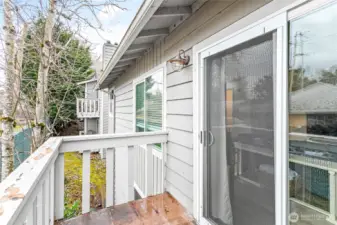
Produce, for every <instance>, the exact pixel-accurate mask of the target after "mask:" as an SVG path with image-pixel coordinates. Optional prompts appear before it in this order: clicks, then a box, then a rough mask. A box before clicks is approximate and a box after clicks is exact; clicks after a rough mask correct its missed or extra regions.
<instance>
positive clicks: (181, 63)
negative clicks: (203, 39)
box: [168, 50, 190, 71]
mask: <svg viewBox="0 0 337 225" xmlns="http://www.w3.org/2000/svg"><path fill="white" fill-rule="evenodd" d="M168 62H169V63H171V66H172V69H173V71H181V70H182V69H183V68H184V67H185V66H187V65H188V63H189V62H190V57H189V56H188V55H186V54H185V51H184V50H180V51H179V55H178V58H177V59H171V60H169V61H168Z"/></svg>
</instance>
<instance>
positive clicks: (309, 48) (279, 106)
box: [0, 0, 337, 225]
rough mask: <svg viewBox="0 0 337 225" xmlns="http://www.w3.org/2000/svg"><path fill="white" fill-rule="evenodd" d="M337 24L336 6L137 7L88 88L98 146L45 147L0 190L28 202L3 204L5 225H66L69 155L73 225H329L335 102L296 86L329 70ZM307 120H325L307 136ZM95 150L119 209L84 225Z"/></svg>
mask: <svg viewBox="0 0 337 225" xmlns="http://www.w3.org/2000/svg"><path fill="white" fill-rule="evenodd" d="M336 21H337V1H336V0H313V1H307V0H296V1H295V0H226V1H215V0H165V1H164V0H145V1H144V2H143V4H142V5H141V7H140V9H139V11H138V13H137V14H136V16H135V18H134V19H133V21H132V23H131V25H130V26H129V29H128V30H127V32H126V34H125V35H124V37H123V39H122V41H121V42H120V44H119V45H118V47H117V49H116V51H115V52H114V54H113V56H112V58H111V59H110V60H103V65H104V66H103V67H104V68H103V72H102V74H101V75H100V76H99V77H97V80H96V81H95V82H97V84H96V88H97V89H98V90H99V92H98V96H100V95H101V97H99V98H100V99H102V101H101V102H102V103H101V104H100V107H99V109H100V110H101V111H100V112H99V117H98V118H99V120H100V122H99V124H100V126H99V130H100V132H99V133H100V135H90V136H89V135H85V136H78V137H59V138H55V139H50V140H48V141H47V142H46V143H45V144H44V146H42V147H41V148H40V149H39V150H38V151H37V152H36V153H34V154H33V155H32V156H31V157H32V158H30V160H29V162H28V163H23V165H22V166H21V167H19V168H18V170H17V171H15V172H14V173H13V174H12V175H11V176H10V177H9V178H8V179H6V180H5V181H4V183H2V184H1V185H2V187H0V196H1V195H2V194H3V195H5V194H6V192H8V191H6V190H7V188H10V187H13V186H15V187H19V188H20V190H22V192H23V194H24V195H25V198H24V199H23V200H21V201H15V202H14V203H13V202H11V201H10V202H5V203H2V205H3V206H4V208H5V210H4V214H3V216H1V215H0V224H22V223H23V221H25V219H27V220H28V222H31V221H33V222H34V221H35V219H36V218H37V219H40V220H42V219H46V221H48V222H46V223H44V224H48V223H49V221H53V219H54V218H55V219H62V218H63V217H64V212H63V209H64V191H63V189H64V158H63V157H64V153H66V152H77V151H79V152H82V153H83V154H82V157H83V170H82V180H81V181H82V207H81V209H82V213H83V214H85V215H84V216H82V217H79V218H78V219H77V220H76V219H75V220H72V221H68V222H73V223H76V224H77V223H78V224H80V222H81V221H87V222H88V223H91V224H95V223H96V224H97V223H102V224H104V222H106V223H107V224H127V223H129V224H131V223H133V224H138V223H140V224H154V223H156V224H191V223H192V222H191V220H188V221H189V222H186V220H185V219H186V217H187V216H186V214H188V215H190V216H191V217H192V218H193V220H194V221H193V223H198V224H202V225H210V224H219V225H224V224H230V225H262V224H266V225H272V224H275V225H287V224H290V223H292V224H299V225H304V224H309V225H330V224H337V218H336V213H337V205H336V204H337V200H336V194H337V193H336V191H337V189H336V182H337V181H336V173H337V157H335V155H336V153H337V149H336V146H337V133H336V134H335V132H333V131H334V129H335V128H336V126H335V124H334V122H330V121H333V120H334V119H332V120H331V117H330V116H331V115H334V114H337V110H336V108H335V107H336V99H337V93H336V90H335V86H333V85H332V83H331V84H322V83H317V84H313V85H312V86H307V87H304V83H305V82H307V80H310V81H312V80H316V81H318V80H320V79H318V78H319V77H320V76H322V71H323V70H327V68H334V66H336V64H337V63H336V62H337V55H336V51H337V47H336V46H337V45H335V44H334V43H335V42H336V38H337V35H336V33H335V32H334V31H335V27H336V25H337V22H336ZM188 57H189V58H188ZM290 67H294V68H292V69H296V71H299V72H300V74H299V76H298V77H300V79H299V80H300V82H302V88H301V90H297V91H296V92H294V93H288V87H289V86H290V87H292V85H293V84H292V82H294V81H293V80H295V79H294V75H293V77H288V71H289V68H290ZM297 75H298V74H296V76H297ZM324 76H325V78H327V77H328V78H329V79H326V80H332V81H334V80H335V79H334V77H335V76H336V75H334V74H333V73H332V72H331V71H330V73H325V75H324ZM298 77H297V78H298ZM288 78H289V79H288ZM330 78H332V79H330ZM306 79H307V80H306ZM296 80H298V79H296ZM296 82H298V81H296ZM296 87H301V84H300V85H299V84H298V83H296ZM95 90H96V89H95ZM99 93H100V94H99ZM84 108H86V106H85V107H84ZM318 111H319V113H318ZM295 114H296V115H297V118H295V117H296V116H295ZM312 114H313V115H315V116H323V117H329V118H328V119H327V120H326V119H323V120H324V121H325V122H324V123H321V122H319V123H320V125H321V126H322V128H320V130H317V129H316V128H315V129H316V130H315V131H313V130H310V132H309V131H308V130H307V129H305V128H303V126H307V125H306V123H307V122H305V121H308V119H305V118H304V117H307V116H308V115H312ZM328 114H329V115H328ZM311 119H313V120H316V121H322V119H321V118H311ZM326 121H328V122H326ZM293 127H299V128H300V129H298V130H293ZM322 130H324V132H321V131H322ZM97 148H104V149H106V178H107V179H106V181H107V182H106V205H105V206H106V207H109V206H114V208H112V209H103V211H101V212H102V213H96V212H93V213H91V214H89V215H87V214H86V213H88V212H89V211H90V198H89V197H90V194H89V193H90V152H91V151H92V150H93V149H97ZM299 148H300V150H298V149H299ZM294 149H295V150H294ZM36 158H38V159H39V160H35V159H36ZM34 160H35V161H34ZM32 162H34V164H33V163H32ZM294 165H295V166H294ZM28 166H31V167H32V168H34V170H33V172H30V171H29V170H28V171H26V170H25V168H26V167H28ZM295 167H296V168H295ZM308 168H309V169H308ZM313 169H314V170H313ZM310 171H314V172H313V173H311V172H310ZM312 174H314V176H311V175H312ZM317 174H318V176H317ZM313 177H314V178H315V179H313ZM316 178H317V179H316ZM46 187H47V188H46ZM49 187H51V188H49ZM9 190H12V189H9ZM16 190H17V189H14V191H16ZM164 192H168V193H170V194H171V195H172V196H173V198H174V199H176V200H174V199H172V197H167V193H165V194H163V193H164ZM15 193H16V192H15ZM157 194H160V195H159V197H158V196H157V197H150V196H151V195H157ZM41 196H47V198H45V199H47V200H44V198H43V197H41ZM48 197H49V198H48ZM138 197H141V198H145V200H143V201H135V202H132V203H129V204H128V205H127V204H126V205H120V204H122V203H125V202H128V201H133V200H135V198H138ZM27 199H29V200H31V201H28V200H27ZM158 199H159V200H158ZM46 201H47V202H46ZM172 203H174V204H175V205H178V206H182V208H183V209H182V208H179V210H176V208H171V205H170V204H172ZM43 205H44V207H42V206H43ZM45 205H47V206H49V207H45ZM32 206H33V207H32ZM6 207H7V208H6ZM130 207H131V209H130ZM49 209H50V210H49ZM6 210H8V211H6ZM104 210H107V211H104ZM109 210H113V211H112V212H110V211H109ZM105 212H107V213H105ZM185 212H186V213H185ZM18 215H20V216H19V217H18ZM97 215H99V218H96V217H95V216H97ZM191 217H188V218H191ZM48 219H49V220H48ZM13 221H14V222H13ZM102 221H104V222H102ZM33 222H32V223H33ZM42 224H43V223H42ZM59 224H67V222H65V223H63V222H60V223H59ZM68 224H69V223H68Z"/></svg>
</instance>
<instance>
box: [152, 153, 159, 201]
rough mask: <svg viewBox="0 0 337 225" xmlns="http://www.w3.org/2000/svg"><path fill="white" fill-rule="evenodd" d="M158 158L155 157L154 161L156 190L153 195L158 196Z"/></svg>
mask: <svg viewBox="0 0 337 225" xmlns="http://www.w3.org/2000/svg"><path fill="white" fill-rule="evenodd" d="M157 173H158V158H157V157H155V158H154V160H153V184H154V190H153V194H157V192H158V190H157V183H158V180H157V178H158V176H157Z"/></svg>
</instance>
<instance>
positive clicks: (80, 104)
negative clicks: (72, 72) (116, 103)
mask: <svg viewBox="0 0 337 225" xmlns="http://www.w3.org/2000/svg"><path fill="white" fill-rule="evenodd" d="M116 48H117V45H116V44H114V45H112V44H111V43H110V42H106V43H104V45H103V54H102V62H100V61H97V62H95V63H94V65H93V68H94V69H95V74H94V75H93V76H92V77H91V78H90V79H88V80H85V81H82V82H79V83H78V85H83V86H84V98H81V99H77V118H79V119H83V121H84V130H83V131H81V132H80V134H81V135H87V134H107V133H109V123H111V122H113V121H109V118H112V112H110V109H109V106H110V102H111V101H112V100H113V98H111V97H110V96H111V93H110V95H109V93H108V92H107V91H104V90H102V91H100V90H97V88H96V86H97V79H98V78H99V76H100V74H101V73H102V70H103V69H104V68H105V67H106V65H107V63H108V62H109V60H110V59H111V57H112V55H113V54H114V52H115V51H116ZM111 120H112V119H111ZM110 125H111V124H110ZM111 126H112V125H111ZM110 133H113V132H110Z"/></svg>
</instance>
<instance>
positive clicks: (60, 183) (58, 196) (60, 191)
mask: <svg viewBox="0 0 337 225" xmlns="http://www.w3.org/2000/svg"><path fill="white" fill-rule="evenodd" d="M54 185H55V188H54V193H55V194H54V200H55V209H54V210H55V213H54V214H55V219H57V220H59V219H63V217H64V154H63V153H60V154H59V155H58V157H57V159H56V162H55V182H54Z"/></svg>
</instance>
